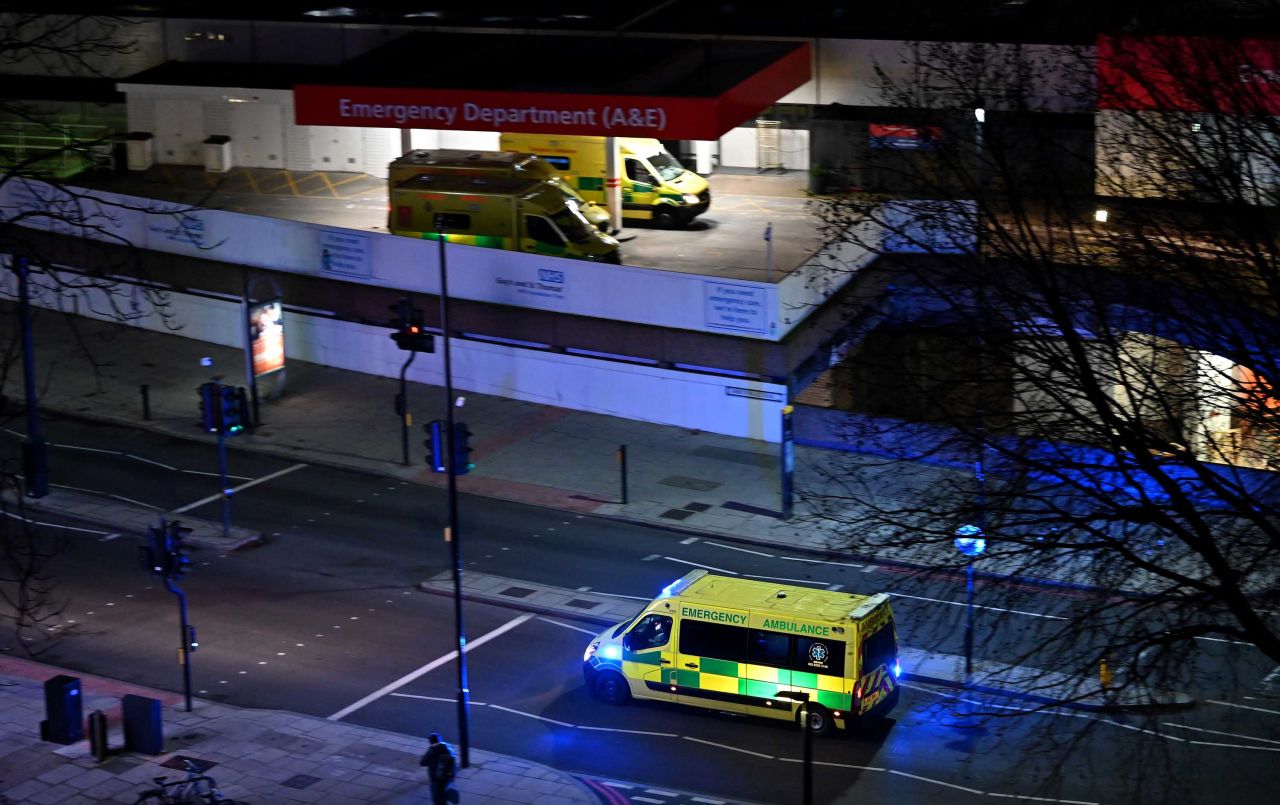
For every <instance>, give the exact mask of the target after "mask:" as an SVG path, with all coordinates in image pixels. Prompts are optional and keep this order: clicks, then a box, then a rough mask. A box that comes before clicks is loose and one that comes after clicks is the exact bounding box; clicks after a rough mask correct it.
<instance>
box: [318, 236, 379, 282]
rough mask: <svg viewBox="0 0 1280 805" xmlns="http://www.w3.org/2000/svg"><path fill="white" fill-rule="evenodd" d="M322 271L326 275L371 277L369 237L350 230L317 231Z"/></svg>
mask: <svg viewBox="0 0 1280 805" xmlns="http://www.w3.org/2000/svg"><path fill="white" fill-rule="evenodd" d="M316 240H317V245H318V246H319V248H320V270H321V271H323V272H324V273H325V274H343V275H346V276H349V277H371V276H373V271H372V266H371V265H370V262H369V236H368V235H365V234H363V233H360V232H353V231H351V230H350V229H325V228H322V227H318V228H317V229H316Z"/></svg>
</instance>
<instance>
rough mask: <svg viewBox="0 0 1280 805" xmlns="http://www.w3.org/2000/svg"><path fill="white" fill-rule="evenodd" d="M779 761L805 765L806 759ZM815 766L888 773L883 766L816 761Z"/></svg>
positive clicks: (783, 758)
mask: <svg viewBox="0 0 1280 805" xmlns="http://www.w3.org/2000/svg"><path fill="white" fill-rule="evenodd" d="M778 760H780V761H782V762H783V763H804V759H803V758H798V757H780V758H778ZM813 765H815V766H831V767H832V768H835V769H858V770H859V771H887V769H885V768H883V767H881V766H859V765H858V764H857V763H835V762H832V761H830V760H815V761H813Z"/></svg>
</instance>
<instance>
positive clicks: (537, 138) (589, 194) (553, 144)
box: [499, 134, 711, 229]
mask: <svg viewBox="0 0 1280 805" xmlns="http://www.w3.org/2000/svg"><path fill="white" fill-rule="evenodd" d="M499 144H500V147H501V148H502V150H504V151H528V152H531V153H534V154H537V155H538V156H540V157H542V159H544V160H545V161H547V162H549V163H550V164H551V166H552V167H553V168H555V169H556V170H557V171H559V172H560V173H561V174H562V175H564V176H566V177H568V178H569V180H570V181H571V182H572V183H573V184H574V186H575V188H576V189H577V191H578V192H579V193H581V194H582V197H583V198H585V199H587V200H588V201H594V202H596V203H597V204H605V203H607V202H606V201H605V192H604V187H605V179H606V178H607V177H606V173H607V170H606V165H607V162H606V161H605V152H604V146H605V138H604V137H573V136H567V135H564V136H562V135H558V134H553V135H548V134H503V135H502V137H501V138H500V140H499ZM617 144H618V156H619V157H620V158H621V160H622V163H623V164H622V168H623V170H622V177H621V179H622V188H621V189H622V217H623V218H628V219H636V220H643V221H652V222H653V223H654V224H655V225H656V226H659V227H662V228H663V229H669V228H671V227H676V226H686V225H687V224H688V223H689V222H690V221H692V220H693V219H694V218H696V217H697V216H699V215H701V214H702V213H704V212H706V211H707V208H708V207H710V206H711V189H710V186H709V185H708V184H707V180H706V179H704V178H702V177H701V176H699V175H698V174H696V173H693V172H692V171H689V170H685V168H684V166H683V165H681V164H680V162H679V161H678V160H677V159H676V158H675V157H673V156H671V154H669V153H667V149H665V148H663V147H662V143H660V142H658V141H657V140H655V139H652V138H645V137H618V138H617Z"/></svg>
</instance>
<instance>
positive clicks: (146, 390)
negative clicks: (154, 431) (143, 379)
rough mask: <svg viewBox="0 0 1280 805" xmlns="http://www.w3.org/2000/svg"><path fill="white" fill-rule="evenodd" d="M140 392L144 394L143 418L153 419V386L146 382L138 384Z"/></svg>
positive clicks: (146, 419)
mask: <svg viewBox="0 0 1280 805" xmlns="http://www.w3.org/2000/svg"><path fill="white" fill-rule="evenodd" d="M138 392H139V393H140V394H141V395H142V418H143V420H145V421H147V422H150V421H151V387H150V386H148V385H147V384H146V383H143V384H142V385H141V386H138Z"/></svg>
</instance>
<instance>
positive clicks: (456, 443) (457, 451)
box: [453, 422, 476, 475]
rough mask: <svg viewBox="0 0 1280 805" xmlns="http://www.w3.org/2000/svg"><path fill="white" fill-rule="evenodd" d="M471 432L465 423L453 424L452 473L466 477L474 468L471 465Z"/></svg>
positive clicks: (474, 466)
mask: <svg viewBox="0 0 1280 805" xmlns="http://www.w3.org/2000/svg"><path fill="white" fill-rule="evenodd" d="M470 441H471V431H470V430H468V429H467V424H466V423H465V422H455V423H453V473H454V475H466V474H467V473H469V472H471V471H472V470H473V469H475V468H476V465H475V464H472V463H471V444H470Z"/></svg>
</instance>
